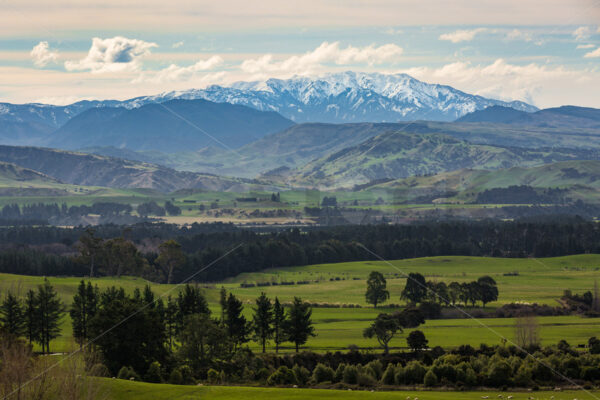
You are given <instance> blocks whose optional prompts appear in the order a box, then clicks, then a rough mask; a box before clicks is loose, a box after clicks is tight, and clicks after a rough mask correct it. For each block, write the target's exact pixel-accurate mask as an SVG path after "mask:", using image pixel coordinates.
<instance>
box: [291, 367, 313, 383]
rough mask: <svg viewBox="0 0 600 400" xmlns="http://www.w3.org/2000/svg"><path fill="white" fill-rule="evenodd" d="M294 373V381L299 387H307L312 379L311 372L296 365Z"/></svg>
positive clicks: (293, 369)
mask: <svg viewBox="0 0 600 400" xmlns="http://www.w3.org/2000/svg"><path fill="white" fill-rule="evenodd" d="M292 372H293V373H294V379H295V381H296V383H297V384H298V385H301V386H305V385H306V384H307V383H308V380H309V379H310V371H309V370H307V369H306V368H304V367H301V366H299V365H297V364H296V365H294V368H292Z"/></svg>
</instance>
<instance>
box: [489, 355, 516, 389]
mask: <svg viewBox="0 0 600 400" xmlns="http://www.w3.org/2000/svg"><path fill="white" fill-rule="evenodd" d="M511 373H512V370H511V368H510V365H508V363H507V362H506V361H497V362H495V363H494V364H492V366H491V368H490V370H489V372H488V383H489V384H490V385H491V386H495V387H500V386H502V385H506V383H507V382H508V381H509V380H510V378H511Z"/></svg>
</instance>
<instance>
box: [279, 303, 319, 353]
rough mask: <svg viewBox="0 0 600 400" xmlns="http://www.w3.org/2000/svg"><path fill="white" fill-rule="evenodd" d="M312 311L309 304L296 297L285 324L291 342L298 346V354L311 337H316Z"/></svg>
mask: <svg viewBox="0 0 600 400" xmlns="http://www.w3.org/2000/svg"><path fill="white" fill-rule="evenodd" d="M311 317H312V309H311V308H310V305H309V304H308V303H304V302H303V301H302V299H301V298H299V297H294V302H293V303H292V306H291V308H290V310H289V312H288V321H287V323H286V324H285V332H286V335H287V336H288V338H289V341H290V342H293V343H294V344H295V345H296V353H297V352H298V350H299V348H300V345H303V344H304V343H306V341H307V340H308V338H309V336H316V335H315V328H314V327H313V326H312V325H313V323H312V318H311Z"/></svg>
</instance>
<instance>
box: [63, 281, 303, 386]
mask: <svg viewBox="0 0 600 400" xmlns="http://www.w3.org/2000/svg"><path fill="white" fill-rule="evenodd" d="M219 303H220V305H221V313H220V315H218V316H216V317H215V316H213V315H212V314H211V311H210V310H209V308H208V303H207V301H206V298H205V297H204V295H203V293H202V290H201V289H200V288H199V287H197V286H192V285H186V286H184V287H183V289H182V290H181V291H180V292H179V293H178V295H177V297H175V298H172V297H171V296H168V297H166V301H163V299H162V298H158V297H156V295H155V294H154V293H153V292H152V290H151V289H150V287H149V286H146V287H145V289H144V290H143V291H141V290H139V289H136V290H135V291H134V292H133V294H132V295H128V294H126V293H125V291H124V290H123V289H122V288H120V289H117V288H114V287H113V288H109V289H106V290H104V291H99V290H98V288H97V287H93V286H92V285H91V283H89V282H88V283H87V284H86V283H85V282H84V281H82V282H81V283H80V285H79V287H78V290H77V293H76V294H75V296H74V298H73V305H72V308H71V311H70V315H71V319H72V323H73V336H74V337H75V338H76V340H77V341H78V342H79V343H81V344H84V343H86V342H88V341H90V340H92V339H95V340H94V346H95V347H97V348H98V350H99V351H100V352H101V354H102V358H103V360H104V363H105V365H106V367H107V368H108V369H109V371H110V372H111V373H112V374H114V375H116V374H117V373H118V372H119V371H120V370H121V369H123V368H125V369H126V371H135V373H136V374H137V373H141V374H142V376H144V377H147V379H146V380H149V381H153V380H155V378H156V377H155V376H153V374H154V375H156V371H155V370H156V368H157V367H156V365H162V366H163V367H161V368H163V370H164V369H169V370H174V369H181V368H189V369H190V370H191V371H193V375H195V376H204V375H205V374H206V371H207V370H208V369H209V368H211V367H215V366H218V365H219V363H221V362H223V361H224V360H229V359H231V358H232V357H233V356H234V355H235V354H236V353H237V352H238V351H241V350H242V346H243V345H244V344H245V343H247V342H248V341H250V340H255V341H257V342H258V343H260V344H261V345H262V348H263V352H265V350H266V345H267V344H268V343H269V341H271V340H272V341H273V342H274V344H275V350H276V352H277V351H278V350H279V347H280V345H281V344H282V343H284V342H288V341H289V342H292V343H294V345H295V348H296V351H298V350H299V346H301V345H303V344H305V343H306V341H307V340H308V338H309V337H311V336H314V328H313V326H312V319H311V314H312V310H311V308H310V306H309V305H308V304H307V303H305V302H303V301H302V300H301V299H300V298H295V299H294V302H293V303H292V304H291V306H290V307H289V309H287V310H284V308H283V306H282V305H281V303H280V302H279V300H278V299H277V298H276V299H275V301H274V302H272V301H271V300H270V299H269V298H267V297H266V295H265V294H264V293H263V294H261V296H260V297H258V298H257V299H256V302H255V307H254V308H253V318H252V321H248V320H246V317H244V315H243V308H244V307H243V304H242V302H241V301H240V300H239V299H238V298H237V297H236V296H234V295H233V294H232V293H229V294H227V292H226V291H225V290H224V289H222V290H221V296H220V301H219ZM122 321H125V322H124V323H123V322H122ZM153 370H154V372H153Z"/></svg>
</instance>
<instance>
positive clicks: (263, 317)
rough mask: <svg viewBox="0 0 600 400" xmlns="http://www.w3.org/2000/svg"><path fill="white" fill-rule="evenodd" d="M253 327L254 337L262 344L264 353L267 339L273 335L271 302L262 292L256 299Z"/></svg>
mask: <svg viewBox="0 0 600 400" xmlns="http://www.w3.org/2000/svg"><path fill="white" fill-rule="evenodd" d="M253 328H254V334H255V337H256V339H257V341H259V342H260V343H261V344H262V352H263V353H264V352H265V351H266V345H267V340H269V339H270V338H271V337H272V336H273V304H271V300H270V299H269V298H268V297H267V296H266V295H265V293H264V292H263V293H261V294H260V297H258V298H257V299H256V308H255V309H254V324H253Z"/></svg>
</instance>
